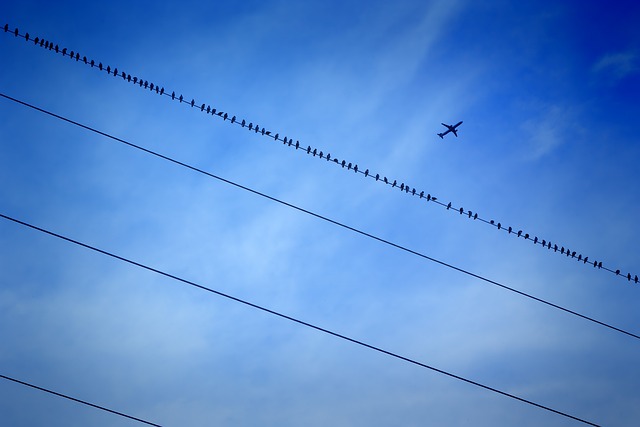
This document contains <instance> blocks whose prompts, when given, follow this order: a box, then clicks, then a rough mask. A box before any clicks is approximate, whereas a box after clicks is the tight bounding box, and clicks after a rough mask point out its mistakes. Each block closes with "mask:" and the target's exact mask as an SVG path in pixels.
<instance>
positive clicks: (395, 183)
mask: <svg viewBox="0 0 640 427" xmlns="http://www.w3.org/2000/svg"><path fill="white" fill-rule="evenodd" d="M396 185H398V181H396V180H395V179H394V180H393V184H391V186H392V187H395V186H396Z"/></svg>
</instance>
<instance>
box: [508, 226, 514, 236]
mask: <svg viewBox="0 0 640 427" xmlns="http://www.w3.org/2000/svg"><path fill="white" fill-rule="evenodd" d="M512 231H513V228H511V226H509V234H511V232H512Z"/></svg>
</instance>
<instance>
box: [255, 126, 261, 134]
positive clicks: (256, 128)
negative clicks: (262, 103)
mask: <svg viewBox="0 0 640 427" xmlns="http://www.w3.org/2000/svg"><path fill="white" fill-rule="evenodd" d="M259 130H260V127H258V125H256V127H255V129H254V131H255V133H258V131H259Z"/></svg>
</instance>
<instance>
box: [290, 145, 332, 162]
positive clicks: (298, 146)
mask: <svg viewBox="0 0 640 427" xmlns="http://www.w3.org/2000/svg"><path fill="white" fill-rule="evenodd" d="M298 148H300V141H296V150H297V149H298ZM327 160H329V155H328V154H327Z"/></svg>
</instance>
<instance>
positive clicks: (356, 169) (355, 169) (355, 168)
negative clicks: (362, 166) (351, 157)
mask: <svg viewBox="0 0 640 427" xmlns="http://www.w3.org/2000/svg"><path fill="white" fill-rule="evenodd" d="M353 171H354V172H356V173H357V172H358V165H355V166H354V167H353Z"/></svg>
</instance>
